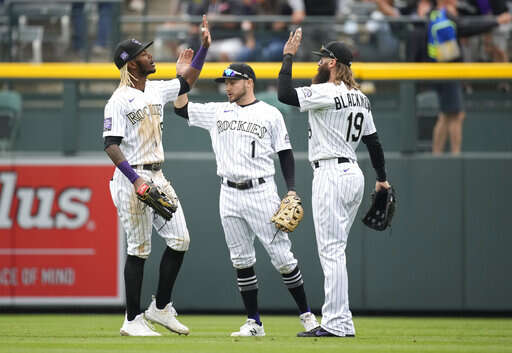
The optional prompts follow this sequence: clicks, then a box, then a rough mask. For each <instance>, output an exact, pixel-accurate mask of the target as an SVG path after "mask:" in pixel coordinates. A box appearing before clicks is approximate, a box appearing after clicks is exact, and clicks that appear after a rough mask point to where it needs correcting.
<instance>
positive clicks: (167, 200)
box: [103, 16, 211, 336]
mask: <svg viewBox="0 0 512 353" xmlns="http://www.w3.org/2000/svg"><path fill="white" fill-rule="evenodd" d="M152 43H153V42H149V43H144V44H142V43H141V42H139V41H137V40H135V39H128V40H125V41H123V42H121V43H119V44H118V46H117V48H116V50H115V54H114V63H115V64H116V66H117V68H118V69H119V70H120V72H121V82H120V85H119V88H117V89H116V90H115V92H114V93H113V94H112V97H111V98H110V99H109V101H108V103H107V105H106V107H105V118H104V126H103V137H104V139H105V152H106V153H107V154H108V156H109V157H110V159H111V160H112V162H113V163H114V164H115V165H116V167H117V168H116V169H115V172H114V176H113V178H112V180H111V181H110V191H111V194H112V199H113V201H114V204H115V206H116V208H117V213H118V215H119V218H120V220H121V223H122V226H123V228H124V231H125V233H126V241H127V253H128V255H127V257H126V264H125V268H124V280H125V290H126V316H125V320H124V323H123V326H122V327H121V330H120V333H121V335H124V336H160V334H159V333H158V332H156V331H154V329H153V328H152V327H151V326H150V325H148V323H147V322H146V321H145V318H146V319H148V320H150V321H152V322H155V323H158V324H160V325H162V326H164V327H166V328H167V329H169V330H170V331H173V332H176V333H178V334H185V335H188V334H189V329H188V328H187V327H186V326H185V325H183V324H181V323H180V322H179V321H178V320H177V319H176V316H177V313H176V310H175V309H174V307H173V305H172V303H171V294H172V289H173V287H174V282H175V280H176V277H177V275H178V272H179V270H180V267H181V264H182V262H183V257H184V254H185V252H186V251H187V250H188V247H189V242H190V238H189V232H188V229H187V224H186V222H185V217H184V214H183V208H182V207H181V204H180V203H179V201H178V199H177V196H176V193H175V192H174V189H173V187H172V186H171V184H170V183H169V181H167V179H166V178H165V176H164V175H163V173H162V164H163V162H164V150H163V146H162V125H163V114H164V105H165V104H166V103H167V102H171V101H174V100H175V99H176V98H177V97H178V95H180V94H183V93H186V92H187V91H188V90H189V89H190V87H191V86H192V85H193V84H194V83H195V82H196V80H197V78H198V76H199V73H200V72H201V68H202V66H203V63H204V60H205V57H206V53H207V50H208V47H209V45H210V43H211V38H210V33H209V30H208V22H207V20H206V16H203V24H202V46H201V48H200V49H199V50H198V52H197V54H196V56H195V57H194V59H193V60H192V56H193V51H192V50H191V49H187V50H185V51H184V52H182V54H181V55H180V57H179V58H178V60H177V65H176V68H177V73H178V75H180V76H178V78H176V79H172V80H169V81H150V80H148V79H147V76H148V75H150V74H152V73H154V72H155V71H156V68H155V63H154V61H153V57H152V56H151V54H150V53H149V52H148V51H147V48H148V47H149V46H150V45H151V44H152ZM190 62H191V63H190ZM185 63H190V65H187V64H185ZM152 227H155V229H156V230H157V231H158V234H159V235H160V236H161V237H162V238H163V239H164V240H165V242H166V244H167V247H166V249H165V251H164V253H163V256H162V260H161V262H160V273H159V280H158V288H157V291H156V297H153V300H152V302H151V304H150V306H149V308H148V309H147V310H146V311H145V313H142V312H141V310H140V296H141V289H142V278H143V273H144V262H145V260H146V259H147V258H148V256H149V254H150V252H151V233H152Z"/></svg>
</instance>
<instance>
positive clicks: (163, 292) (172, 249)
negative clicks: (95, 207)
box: [146, 172, 190, 335]
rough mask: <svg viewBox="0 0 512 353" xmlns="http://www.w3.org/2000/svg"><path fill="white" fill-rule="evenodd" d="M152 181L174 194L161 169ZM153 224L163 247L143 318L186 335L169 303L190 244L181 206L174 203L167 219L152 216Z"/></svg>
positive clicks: (169, 193) (185, 330) (185, 328)
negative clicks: (152, 296)
mask: <svg viewBox="0 0 512 353" xmlns="http://www.w3.org/2000/svg"><path fill="white" fill-rule="evenodd" d="M153 182H154V183H155V184H156V185H157V186H158V187H159V188H161V190H162V191H163V192H164V193H166V194H168V195H176V193H175V191H174V189H173V187H172V186H171V185H170V183H169V182H168V181H167V180H166V179H165V177H164V176H163V174H162V172H158V173H154V175H153ZM153 226H154V228H155V229H156V231H157V232H158V234H159V235H160V236H161V237H162V238H163V239H164V240H165V242H166V245H167V246H166V248H165V250H164V252H163V254H162V258H161V260H160V269H159V277H158V286H157V291H156V295H155V297H154V298H153V300H152V302H151V304H150V306H149V308H148V309H147V310H146V318H148V319H149V320H151V321H153V322H155V323H158V324H160V325H162V326H164V327H166V328H167V329H169V330H171V331H173V332H176V333H178V334H185V335H188V334H189V332H190V330H189V329H188V327H186V326H185V325H183V324H182V323H180V322H179V321H178V320H177V318H176V316H177V313H176V309H175V308H174V307H173V305H172V303H171V298H172V290H173V288H174V285H175V282H176V279H177V277H178V273H179V271H180V269H181V265H182V263H183V258H184V256H185V252H186V251H187V250H188V247H189V243H190V237H189V233H188V229H187V224H186V222H185V215H184V212H183V207H182V205H181V204H180V203H178V210H177V211H176V212H175V213H174V215H173V217H172V218H171V220H170V221H166V220H165V219H163V218H162V217H160V216H158V215H155V216H154V218H153Z"/></svg>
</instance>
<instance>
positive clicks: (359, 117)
mask: <svg viewBox="0 0 512 353" xmlns="http://www.w3.org/2000/svg"><path fill="white" fill-rule="evenodd" d="M353 114H354V113H350V115H349V116H348V128H347V138H346V140H347V142H350V140H349V139H350V137H352V141H353V142H356V141H357V140H359V137H360V136H361V132H362V130H363V119H364V116H363V113H361V112H359V113H357V114H356V116H355V118H353ZM352 125H354V129H355V131H357V136H356V135H354V134H352V136H350V131H351V130H352Z"/></svg>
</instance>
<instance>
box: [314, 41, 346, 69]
mask: <svg viewBox="0 0 512 353" xmlns="http://www.w3.org/2000/svg"><path fill="white" fill-rule="evenodd" d="M313 54H315V55H319V56H321V57H328V58H333V59H336V60H338V62H340V63H342V64H345V65H347V66H350V65H352V60H354V56H353V55H352V51H351V50H350V49H349V48H348V46H347V45H346V44H344V43H342V42H329V43H327V45H325V46H324V45H322V48H320V51H314V52H313Z"/></svg>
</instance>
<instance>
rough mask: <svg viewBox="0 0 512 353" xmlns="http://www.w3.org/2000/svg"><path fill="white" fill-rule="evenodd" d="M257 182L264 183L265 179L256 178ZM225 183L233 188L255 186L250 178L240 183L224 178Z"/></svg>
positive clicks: (243, 188) (245, 188)
mask: <svg viewBox="0 0 512 353" xmlns="http://www.w3.org/2000/svg"><path fill="white" fill-rule="evenodd" d="M258 183H260V184H264V183H265V179H263V178H258ZM226 184H227V185H228V186H229V187H231V188H235V189H238V190H247V189H250V188H252V187H254V186H255V185H254V184H253V182H252V180H247V181H242V182H240V183H235V182H234V181H231V180H226Z"/></svg>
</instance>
